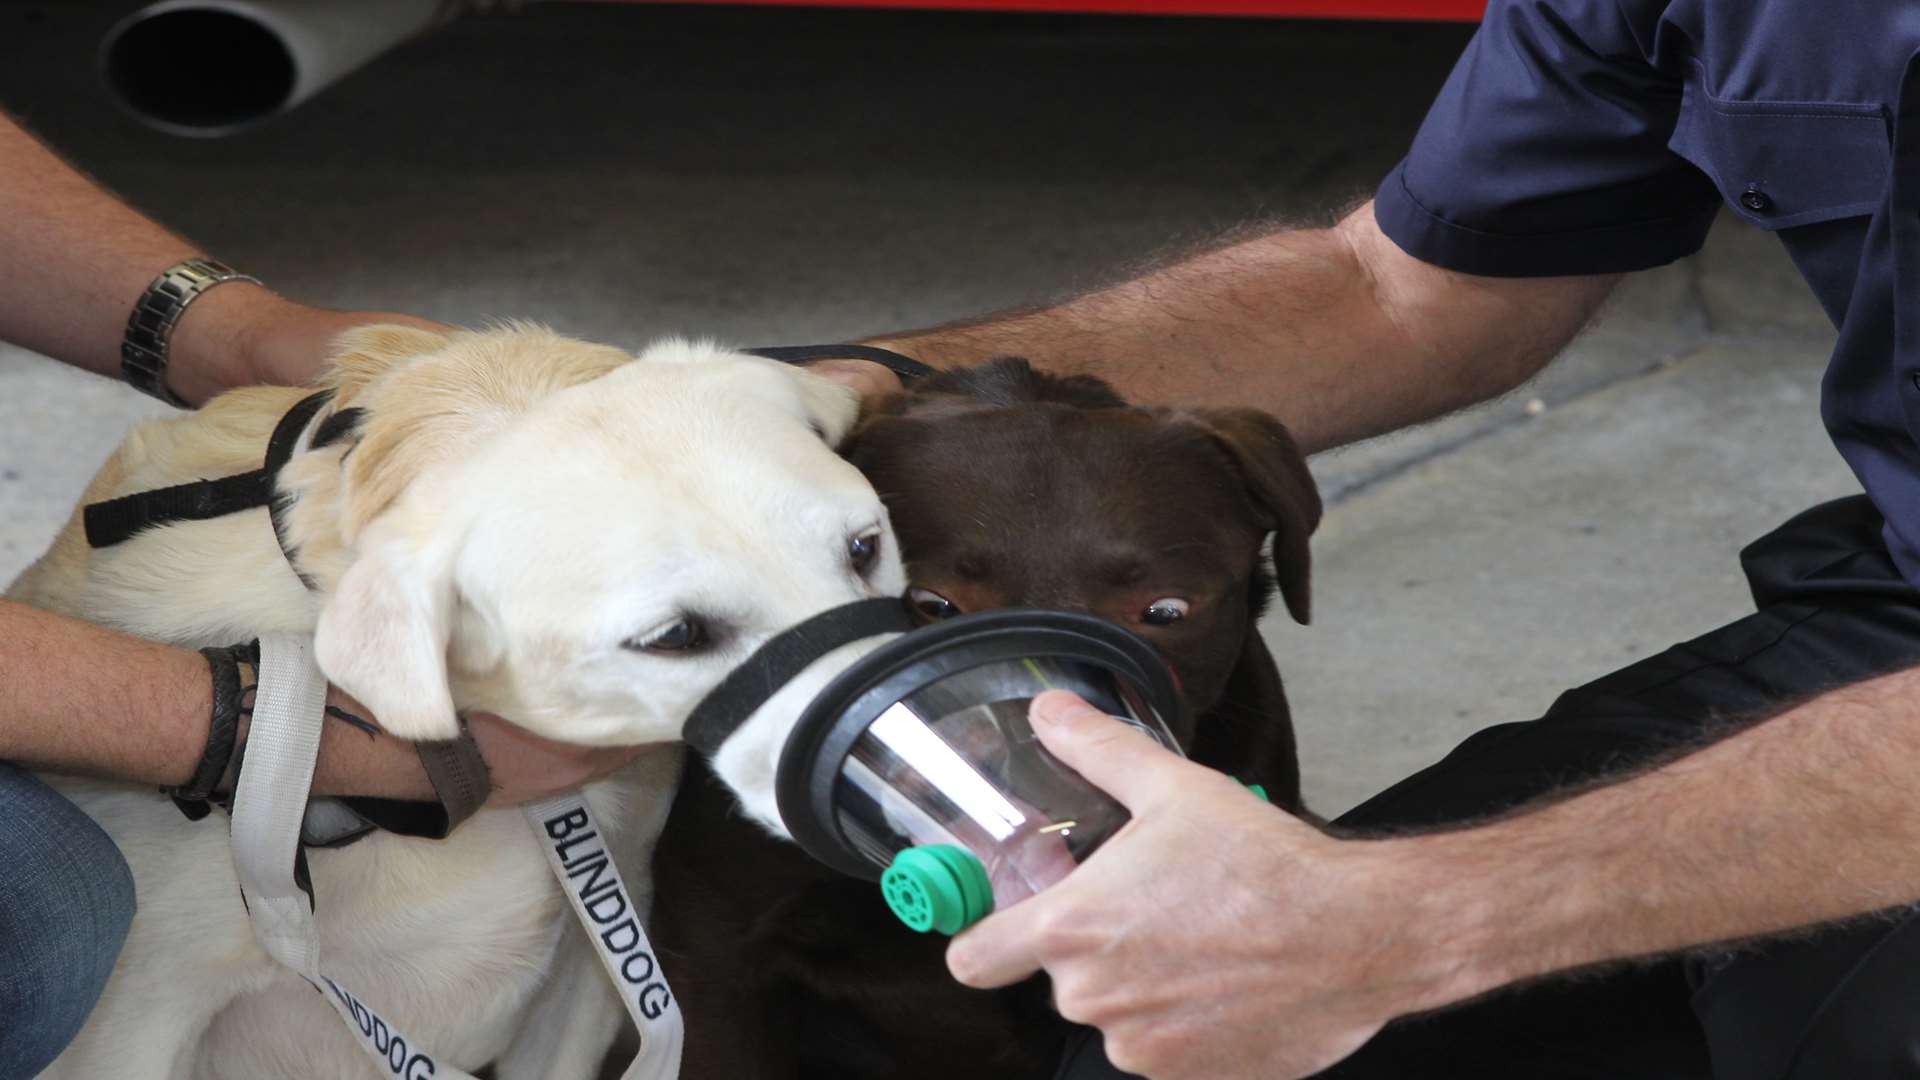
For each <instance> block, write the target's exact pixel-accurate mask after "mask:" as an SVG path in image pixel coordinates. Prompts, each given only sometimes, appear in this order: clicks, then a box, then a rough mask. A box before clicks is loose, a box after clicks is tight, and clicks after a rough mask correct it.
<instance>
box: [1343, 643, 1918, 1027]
mask: <svg viewBox="0 0 1920 1080" xmlns="http://www.w3.org/2000/svg"><path fill="white" fill-rule="evenodd" d="M1916 761H1920V669H1916V670H1914V671H1907V672H1901V673H1897V674H1893V675H1888V676H1883V677H1881V678H1879V679H1875V680H1872V681H1869V682H1866V683H1861V684H1859V685H1857V686H1852V687H1847V688H1844V689H1841V690H1836V691H1833V692H1831V693H1828V694H1826V695H1824V696H1822V697H1820V698H1817V699H1815V700H1813V701H1811V702H1808V703H1806V704H1804V705H1801V706H1800V707H1798V708H1795V709H1792V710H1790V711H1788V712H1785V713H1783V714H1781V715H1779V716H1776V717H1774V718H1773V719H1771V720H1768V721H1766V722H1764V723H1761V724H1759V725H1756V726H1755V727H1753V728H1750V729H1748V730H1746V731H1743V732H1741V733H1739V734H1737V735H1735V736H1733V737H1731V738H1728V739H1725V740H1722V741H1720V742H1717V743H1715V744H1713V745H1711V746H1708V747H1706V748H1705V749H1702V750H1700V751H1698V752H1696V753H1693V754H1690V755H1688V756H1686V757H1683V758H1680V759H1679V760H1676V761H1674V762H1671V763H1669V764H1667V765H1665V766H1663V767H1661V768H1658V769H1655V770H1653V771H1651V772H1649V773H1646V774H1645V775H1642V776H1639V777H1636V778H1634V779H1631V780H1628V781H1625V782H1622V783H1619V784H1614V785H1610V786H1606V787H1601V788H1597V789H1595V790H1593V791H1590V792H1587V793H1585V794H1583V795H1580V796H1577V797H1575V798H1572V799H1568V800H1566V801H1564V802H1559V803H1555V804H1552V805H1548V806H1544V807H1541V808H1539V809H1537V810H1533V811H1531V812H1523V813H1521V814H1518V815H1516V816H1514V817H1512V818H1509V819H1506V820H1503V821H1500V822H1497V823H1494V824H1490V825H1487V826H1484V827H1481V828H1476V829H1469V830H1465V831H1461V832H1457V833H1443V834H1436V835H1432V836H1423V837H1410V838H1405V839H1399V840H1389V841H1379V842H1378V843H1380V844H1382V845H1384V848H1383V850H1382V853H1383V854H1391V855H1393V856H1395V858H1396V860H1397V861H1399V863H1400V867H1401V868H1402V869H1403V870H1411V871H1412V875H1411V877H1409V878H1405V879H1402V880H1405V881H1409V882H1410V884H1409V886H1408V889H1409V891H1410V892H1413V893H1416V894H1417V893H1420V892H1422V891H1423V890H1426V892H1425V895H1427V896H1428V897H1430V901H1429V902H1430V903H1431V904H1432V905H1433V907H1434V909H1435V910H1436V912H1444V913H1445V916H1444V919H1443V920H1442V923H1441V925H1440V926H1439V927H1436V929H1437V931H1438V932H1439V933H1440V934H1441V935H1442V936H1443V937H1446V938H1450V939H1451V940H1450V941H1449V942H1447V943H1445V944H1441V945H1439V947H1440V948H1442V949H1443V950H1455V951H1456V955H1457V959H1458V962H1459V971H1460V973H1461V977H1462V985H1461V986H1460V987H1457V988H1456V989H1464V990H1466V991H1467V992H1477V991H1478V990H1481V989H1486V988H1489V987H1491V986H1496V985H1500V984H1502V983H1505V982H1509V981H1513V980H1515V979H1520V978H1526V977H1529V976H1533V975H1538V974H1543V973H1546V972H1551V971H1557V970H1561V969H1565V968H1571V967H1577V966H1581V965H1586V964H1591V963H1596V962H1601V961H1607V960H1614V959H1620V958H1626V957H1633V956H1644V955H1651V954H1655V953H1661V952H1669V951H1672V950H1676V949H1682V948H1687V947H1692V946H1698V945H1703V944H1709V943H1715V942H1724V941H1729V940H1734V939H1740V938H1747V937H1754V936H1759V935H1766V934H1773V933H1778V932H1781V931H1785V930H1790V929H1793V928H1796V927H1802V926H1807V925H1810V924H1814V923H1819V922H1825V921H1831V920H1834V919H1840V918H1845V917H1847V916H1852V915H1858V914H1862V913H1866V912H1873V911H1879V910H1882V909H1886V908H1889V907H1893V906H1895V905H1899V904H1904V903H1909V902H1912V901H1914V900H1917V899H1920V805H1916V802H1915V800H1914V797H1913V774H1912V770H1913V763H1914V762H1916ZM1453 996H1458V995H1457V994H1455V995H1453ZM1438 1003H1439V1002H1429V1003H1428V1004H1438Z"/></svg>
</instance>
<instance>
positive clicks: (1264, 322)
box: [878, 203, 1616, 452]
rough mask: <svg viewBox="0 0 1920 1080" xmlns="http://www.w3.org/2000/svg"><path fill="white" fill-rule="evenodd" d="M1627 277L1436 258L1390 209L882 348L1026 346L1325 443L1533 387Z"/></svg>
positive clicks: (945, 356) (1169, 399)
mask: <svg viewBox="0 0 1920 1080" xmlns="http://www.w3.org/2000/svg"><path fill="white" fill-rule="evenodd" d="M1615 280H1616V279H1615V278H1612V277H1596V278H1543V279H1532V280H1525V279H1495V278H1476V277H1471V276H1469V275H1464V274H1455V273H1452V272H1450V271H1446V270H1441V269H1439V268H1437V267H1433V266H1430V265H1427V264H1425V263H1422V262H1419V261H1418V260H1416V259H1413V258H1412V257H1411V256H1408V255H1407V254H1406V253H1404V252H1402V251H1401V250H1400V249H1399V248H1398V247H1396V246H1395V245H1394V244H1393V242H1392V241H1391V240H1389V239H1387V238H1386V237H1385V236H1384V235H1382V234H1381V233H1380V231H1379V229H1378V227H1377V226H1375V224H1374V221H1373V207H1372V204H1371V203H1369V204H1367V205H1366V206H1363V207H1361V208H1360V209H1359V210H1357V211H1355V212H1354V213H1353V214H1351V215H1349V216H1348V217H1347V218H1346V219H1345V220H1344V221H1342V222H1341V223H1340V224H1339V225H1337V226H1335V227H1334V228H1332V229H1321V230H1297V231H1291V232H1274V233H1270V234H1268V235H1265V236H1259V237H1255V238H1253V239H1250V240H1245V241H1241V242H1239V243H1235V244H1232V245H1230V246H1227V247H1223V248H1220V249H1218V250H1215V251H1211V252H1208V253H1206V254H1203V255H1200V256H1197V257H1195V258H1192V259H1189V260H1187V261H1185V262H1181V263H1178V264H1176V265H1173V266H1170V267H1167V268H1165V269H1161V270H1157V271H1154V272H1152V273H1149V274H1147V275H1145V276H1143V277H1140V278H1138V279H1136V280H1133V281H1129V282H1126V283H1125V284H1121V285H1116V286H1113V287H1112V288H1108V289H1104V290H1101V291H1099V292H1096V293H1092V294H1089V295H1087V296H1084V297H1080V298H1078V299H1075V300H1071V301H1068V302H1066V303H1063V304H1060V305H1057V306H1054V307H1049V308H1045V309H1040V310H1035V311H1030V312H1023V313H1016V314H1011V315H1006V316H1001V317H997V318H993V319H989V320H985V321H981V322H974V323H965V324H957V325H953V326H947V327H940V328H936V329H933V330H926V331H917V332H912V333H904V334H895V335H887V336H885V337H883V338H881V339H878V343H880V344H883V345H888V346H890V347H893V348H897V349H900V350H901V351H903V352H907V353H909V354H911V355H914V356H917V357H919V358H921V359H923V360H926V361H928V362H929V363H933V364H935V365H937V366H941V365H951V364H964V363H972V362H977V361H980V360H985V359H988V358H990V357H994V356H1000V355H1019V356H1025V357H1027V358H1029V359H1031V360H1033V361H1034V362H1035V363H1036V364H1039V365H1040V366H1041V367H1043V368H1045V369H1047V370H1049V371H1055V372H1061V373H1070V374H1089V375H1097V376H1099V377H1101V378H1103V379H1106V380H1107V381H1108V382H1110V383H1112V384H1113V385H1114V386H1115V388H1116V389H1118V390H1119V391H1120V392H1121V393H1122V394H1123V395H1125V396H1127V397H1128V398H1130V399H1132V400H1135V401H1141V402H1154V403H1179V404H1192V405H1218V406H1232V405H1252V406H1256V407H1260V408H1264V409H1266V410H1268V411H1270V412H1272V413H1274V414H1275V415H1277V416H1279V417H1280V418H1281V419H1282V420H1283V421H1285V422H1286V423H1287V425H1288V427H1289V428H1291V429H1292V430H1293V433H1294V435H1295V437H1296V438H1298V439H1299V440H1300V443H1301V445H1302V446H1303V447H1304V448H1305V449H1306V450H1308V451H1309V452H1312V451H1317V450H1323V449H1327V448H1329V447H1332V446H1338V445H1341V444H1343V443H1347V442H1352V441H1354V440H1356V439H1361V438H1366V437H1368V436H1370V435H1377V434H1380V433H1382V432H1386V431H1391V430H1394V429H1396V428H1400V427H1404V426H1406V425H1408V424H1412V423H1417V422H1419V421H1421V420H1425V419H1430V418H1432V417H1434V416H1439V415H1441V414H1444V413H1446V412H1450V411H1452V410H1454V409H1458V408H1462V407H1464V406H1467V405H1471V404H1473V403H1475V402H1479V401H1483V400H1486V399H1487V398H1490V397H1493V396H1495V395H1498V394H1500V393H1503V392H1505V391H1507V390H1510V389H1512V388H1513V387H1514V386H1517V385H1519V384H1520V383H1521V382H1523V381H1525V380H1526V379H1527V378H1528V377H1530V376H1531V375H1533V374H1534V372H1536V371H1538V370H1539V368H1540V367H1541V365H1543V364H1545V363H1546V362H1547V360H1549V359H1551V358H1552V356H1553V355H1554V354H1555V353H1557V352H1558V351H1559V350H1560V349H1561V348H1562V347H1563V346H1564V345H1565V344H1566V343H1567V341H1568V340H1569V339H1570V338H1571V337H1572V336H1573V334H1574V333H1576V332H1577V331H1578V330H1579V329H1580V327H1581V326H1583V325H1584V324H1585V322H1586V320H1587V319H1588V318H1589V317H1590V316H1591V314H1592V312H1593V311H1594V310H1595V309H1596V308H1597V307H1598V305H1599V303H1600V301H1601V300H1602V299H1603V298H1604V297H1605V295H1606V293H1607V291H1608V290H1609V289H1610V288H1611V287H1612V285H1613V283H1614V281H1615Z"/></svg>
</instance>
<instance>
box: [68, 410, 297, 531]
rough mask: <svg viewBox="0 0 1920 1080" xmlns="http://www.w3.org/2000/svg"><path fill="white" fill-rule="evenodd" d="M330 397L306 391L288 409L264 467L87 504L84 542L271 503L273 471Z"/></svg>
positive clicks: (269, 443) (277, 525) (270, 443)
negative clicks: (85, 538) (303, 395)
mask: <svg viewBox="0 0 1920 1080" xmlns="http://www.w3.org/2000/svg"><path fill="white" fill-rule="evenodd" d="M332 396H333V394H332V392H331V391H326V390H323V391H321V392H320V393H317V394H310V395H308V396H307V397H304V398H301V399H300V401H299V402H298V403H297V404H295V405H294V407H293V408H291V409H288V410H287V413H286V415H285V416H282V417H281V418H280V423H279V424H278V425H276V426H275V427H274V429H273V437H272V438H271V439H269V440H268V441H267V453H266V460H265V462H264V467H262V468H258V469H254V470H252V471H251V472H244V473H240V474H238V475H236V476H223V477H221V478H220V479H218V480H195V481H193V482H191V483H186V484H175V485H174V486H172V487H164V488H155V489H154V490H152V491H136V492H134V493H133V494H131V495H122V496H120V497H119V498H117V499H108V500H106V501H105V502H97V503H93V504H91V505H89V506H88V507H87V508H86V510H84V511H83V512H82V514H81V519H82V522H83V523H84V525H85V527H86V533H87V544H88V545H89V546H91V547H96V548H103V547H112V546H113V545H115V544H118V543H120V542H122V541H125V540H128V539H131V538H132V537H133V536H134V535H136V534H138V533H140V532H142V531H143V530H146V529H151V528H154V527H156V526H160V525H166V524H168V523H170V522H175V521H206V520H208V519H210V518H217V517H225V516H226V515H228V514H237V513H239V512H240V511H242V510H251V509H253V508H254V507H256V506H266V507H269V508H271V507H272V505H273V478H274V475H275V474H276V473H278V472H279V471H280V466H282V465H285V464H286V463H287V459H288V458H290V457H292V456H293V447H294V444H295V443H296V442H298V441H299V439H300V432H301V431H303V430H304V429H305V428H306V426H307V421H309V420H312V419H313V414H314V413H316V412H318V411H319V410H320V407H321V406H322V405H325V404H326V403H327V399H328V398H330V397H332ZM279 531H280V523H279V520H278V515H277V514H276V515H275V521H274V532H275V534H276V535H277V534H278V533H279ZM282 547H283V548H284V547H285V544H284V542H283V543H282Z"/></svg>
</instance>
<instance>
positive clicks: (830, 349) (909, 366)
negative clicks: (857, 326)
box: [747, 345, 935, 380]
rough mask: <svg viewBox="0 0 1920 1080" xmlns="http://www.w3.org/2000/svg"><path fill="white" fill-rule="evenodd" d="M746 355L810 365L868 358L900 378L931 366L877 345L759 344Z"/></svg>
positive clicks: (920, 374) (915, 376)
mask: <svg viewBox="0 0 1920 1080" xmlns="http://www.w3.org/2000/svg"><path fill="white" fill-rule="evenodd" d="M747 353H748V355H750V356H761V357H765V358H766V359H768V360H778V361H780V362H781V363H783V364H810V363H812V362H813V361H815V360H868V361H871V362H873V363H876V364H879V365H880V366H881V367H883V368H886V369H887V370H889V371H891V372H893V373H894V374H895V375H898V376H900V378H902V379H904V380H911V379H920V378H925V377H926V376H928V375H932V374H934V373H935V372H934V369H933V368H930V367H928V366H927V365H925V364H923V363H921V362H920V361H918V360H915V359H914V358H912V357H910V356H902V355H900V354H899V353H897V352H894V351H893V350H892V349H882V348H880V347H879V346H878V345H763V346H761V347H760V348H758V349H748V350H747Z"/></svg>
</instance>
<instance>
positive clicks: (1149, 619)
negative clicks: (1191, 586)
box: [1140, 596, 1188, 626]
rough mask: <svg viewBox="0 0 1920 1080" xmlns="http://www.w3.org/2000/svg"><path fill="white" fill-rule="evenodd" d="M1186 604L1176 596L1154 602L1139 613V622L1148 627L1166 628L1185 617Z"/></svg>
mask: <svg viewBox="0 0 1920 1080" xmlns="http://www.w3.org/2000/svg"><path fill="white" fill-rule="evenodd" d="M1187 608H1188V604H1187V602H1186V601H1185V600H1182V599H1180V598H1179V597H1176V596H1169V597H1166V598H1164V599H1161V600H1155V601H1154V602H1153V603H1151V604H1148V605H1147V610H1145V611H1143V612H1141V613H1140V621H1141V622H1143V623H1146V624H1147V625H1148V626H1167V625H1169V624H1171V623H1177V622H1179V621H1180V620H1181V619H1184V618H1186V617H1187Z"/></svg>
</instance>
